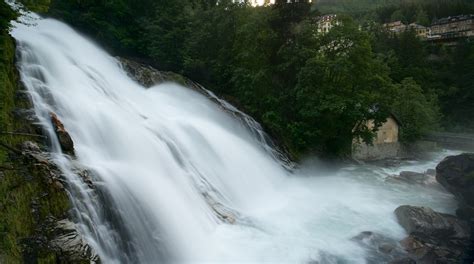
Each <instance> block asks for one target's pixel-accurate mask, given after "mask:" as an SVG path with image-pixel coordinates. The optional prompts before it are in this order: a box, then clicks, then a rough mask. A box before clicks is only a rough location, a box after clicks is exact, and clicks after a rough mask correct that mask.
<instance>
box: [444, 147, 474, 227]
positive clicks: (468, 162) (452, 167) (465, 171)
mask: <svg viewBox="0 0 474 264" xmlns="http://www.w3.org/2000/svg"><path fill="white" fill-rule="evenodd" d="M436 180H437V181H438V182H439V183H441V185H443V186H444V187H445V188H446V189H447V190H448V191H450V192H451V193H453V194H454V195H455V196H456V198H457V199H458V200H459V210H458V211H457V215H458V216H459V217H460V218H463V219H466V220H471V221H474V153H465V154H461V155H457V156H450V157H447V158H445V159H444V160H443V161H442V162H441V163H439V164H438V166H437V167H436Z"/></svg>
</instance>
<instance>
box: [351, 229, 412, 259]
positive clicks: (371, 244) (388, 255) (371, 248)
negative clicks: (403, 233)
mask: <svg viewBox="0 0 474 264" xmlns="http://www.w3.org/2000/svg"><path fill="white" fill-rule="evenodd" d="M352 240H353V241H355V242H357V243H358V244H359V245H361V246H362V247H364V248H365V249H366V251H367V262H368V263H401V262H400V261H401V260H403V259H407V258H408V256H407V254H406V252H405V251H404V250H403V248H402V247H401V246H400V244H399V243H398V241H396V240H394V239H391V238H388V237H386V236H384V235H382V234H378V233H374V232H371V231H364V232H361V233H360V234H359V235H357V236H355V237H353V238H352Z"/></svg>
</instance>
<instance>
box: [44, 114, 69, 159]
mask: <svg viewBox="0 0 474 264" xmlns="http://www.w3.org/2000/svg"><path fill="white" fill-rule="evenodd" d="M50 117H51V122H52V123H53V127H54V132H55V133H56V136H57V137H58V141H59V145H60V146H61V149H62V150H63V152H64V153H67V154H70V155H74V142H73V141H72V138H71V136H70V135H69V133H68V132H67V131H66V129H65V128H64V125H63V123H62V122H61V120H59V118H58V116H57V115H56V114H55V113H51V114H50Z"/></svg>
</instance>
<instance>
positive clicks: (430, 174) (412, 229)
mask: <svg viewBox="0 0 474 264" xmlns="http://www.w3.org/2000/svg"><path fill="white" fill-rule="evenodd" d="M434 177H435V179H436V181H437V182H438V183H439V184H441V185H442V186H443V187H444V188H445V189H446V190H448V191H449V192H451V193H452V194H453V195H454V196H455V197H456V199H457V201H458V210H457V211H456V215H449V214H444V213H439V212H436V211H434V210H432V209H431V208H427V207H418V206H410V205H403V206H400V207H398V208H397V209H396V210H395V212H394V213H395V215H396V218H397V220H398V222H399V224H400V225H401V226H402V227H403V228H404V229H405V231H406V232H407V234H408V236H407V237H406V238H404V239H403V240H401V241H399V242H398V243H393V241H392V242H390V243H387V241H386V239H382V238H380V236H378V235H376V234H372V233H371V232H364V233H365V234H364V233H362V234H360V235H359V236H357V237H356V238H355V239H357V240H358V241H364V239H365V240H366V241H367V240H369V241H371V242H370V243H369V245H370V247H369V248H372V252H376V253H377V254H379V255H380V254H382V256H384V258H385V259H386V260H387V261H388V262H390V263H421V264H424V263H426V264H429V263H472V262H473V261H474V254H473V247H474V241H473V238H474V235H473V231H474V221H473V220H474V213H473V212H474V154H461V155H457V156H450V157H447V158H445V159H444V160H443V161H442V162H441V163H439V164H438V166H437V167H436V171H432V170H429V171H427V172H426V173H415V172H408V171H404V172H401V173H400V175H398V176H396V177H393V180H395V181H401V182H404V183H407V184H422V185H433V180H432V179H433V178H434ZM400 248H401V249H402V250H401V251H400ZM379 259H380V257H379Z"/></svg>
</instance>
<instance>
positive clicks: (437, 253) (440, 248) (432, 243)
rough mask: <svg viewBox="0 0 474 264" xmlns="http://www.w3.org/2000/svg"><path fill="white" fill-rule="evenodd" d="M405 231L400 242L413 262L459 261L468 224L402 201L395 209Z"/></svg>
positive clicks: (464, 249)
mask: <svg viewBox="0 0 474 264" xmlns="http://www.w3.org/2000/svg"><path fill="white" fill-rule="evenodd" d="M395 215H396V217H397V219H398V222H399V223H400V225H401V226H402V227H403V228H404V229H405V230H406V231H407V233H408V234H409V236H408V237H406V238H405V239H403V240H402V241H401V242H400V243H401V245H402V247H403V248H404V249H405V250H406V251H407V252H408V253H409V256H410V257H411V258H412V259H414V260H416V262H417V263H461V262H462V261H463V260H465V259H466V257H467V255H468V253H467V252H468V251H469V245H470V236H471V233H470V228H469V225H468V224H467V223H466V222H465V221H462V220H460V219H458V218H457V217H455V216H452V215H448V214H442V213H438V212H435V211H433V210H432V209H430V208H427V207H417V206H409V205H403V206H400V207H398V208H397V209H396V210H395Z"/></svg>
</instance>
